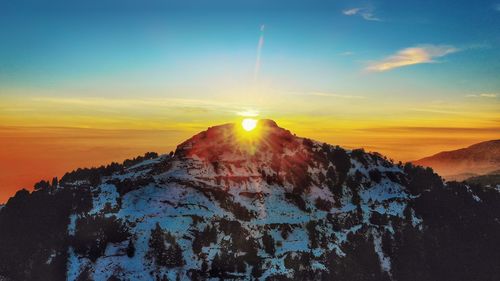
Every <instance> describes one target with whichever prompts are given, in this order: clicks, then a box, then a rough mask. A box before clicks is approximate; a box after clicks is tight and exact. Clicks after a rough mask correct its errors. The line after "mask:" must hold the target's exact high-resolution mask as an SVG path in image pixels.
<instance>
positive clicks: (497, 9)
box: [494, 3, 500, 12]
mask: <svg viewBox="0 0 500 281" xmlns="http://www.w3.org/2000/svg"><path fill="white" fill-rule="evenodd" d="M494 9H495V10H496V11H497V12H500V3H497V4H495V6H494Z"/></svg>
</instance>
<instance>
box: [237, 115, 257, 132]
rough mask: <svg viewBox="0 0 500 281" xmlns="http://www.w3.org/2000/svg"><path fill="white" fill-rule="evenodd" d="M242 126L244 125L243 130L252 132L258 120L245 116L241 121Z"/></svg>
mask: <svg viewBox="0 0 500 281" xmlns="http://www.w3.org/2000/svg"><path fill="white" fill-rule="evenodd" d="M241 126H242V127H243V130H245V131H247V132H250V131H252V130H253V129H255V127H257V120H256V119H253V118H245V119H243V121H241Z"/></svg>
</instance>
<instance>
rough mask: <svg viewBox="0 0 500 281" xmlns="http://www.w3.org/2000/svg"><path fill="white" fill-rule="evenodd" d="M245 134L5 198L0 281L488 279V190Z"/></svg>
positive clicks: (497, 270) (499, 193)
mask: <svg viewBox="0 0 500 281" xmlns="http://www.w3.org/2000/svg"><path fill="white" fill-rule="evenodd" d="M256 130H257V132H255V133H249V135H245V133H241V132H239V131H241V130H240V129H239V125H235V124H226V125H221V126H215V127H211V128H209V129H208V130H206V131H203V132H201V133H199V134H197V135H195V136H193V137H192V138H190V139H188V140H186V141H185V142H184V143H182V144H180V145H179V146H178V147H177V149H176V151H175V153H170V154H165V155H158V154H156V153H146V154H145V155H144V156H140V157H137V158H135V159H131V160H126V161H124V162H123V163H121V164H118V163H112V164H109V165H107V166H101V167H98V168H91V169H87V168H85V169H78V170H75V171H73V172H69V173H67V174H66V175H64V177H63V178H61V179H60V180H57V179H54V180H52V181H51V182H48V181H42V182H40V183H38V184H37V185H36V186H35V187H36V190H35V191H33V192H29V191H27V190H21V191H19V192H17V194H16V195H15V196H14V197H12V198H10V199H9V201H8V202H7V203H6V204H5V206H4V207H3V208H1V209H0V280H2V281H3V280H40V281H42V280H52V281H58V280H70V281H87V280H96V281H101V280H102V281H110V280H111V281H118V280H122V281H125V280H160V281H163V280H269V281H273V280H275V281H278V280H353V281H364V280H367V281H368V280H370V281H371V280H377V281H418V280H454V281H471V280H481V281H497V280H500V264H499V262H498V261H499V260H500V239H499V237H500V224H499V223H498V222H499V220H500V190H499V189H497V188H485V187H483V186H481V185H466V184H463V183H456V182H453V183H444V182H443V181H442V179H441V178H440V176H438V175H437V174H435V173H434V172H433V171H432V170H431V169H425V168H422V167H416V166H414V165H412V164H406V165H399V164H394V163H392V162H391V161H390V160H388V159H387V158H386V157H384V156H382V155H380V154H376V153H366V152H364V151H363V150H361V149H355V150H345V149H343V148H341V147H339V146H335V145H330V144H326V143H320V142H316V141H313V140H310V139H307V138H301V137H297V136H295V135H293V134H292V133H290V132H289V131H288V130H285V129H283V128H280V127H278V126H277V124H276V123H275V122H273V121H271V120H261V121H259V124H258V128H257V129H256Z"/></svg>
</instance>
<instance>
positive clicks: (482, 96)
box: [465, 93, 497, 99]
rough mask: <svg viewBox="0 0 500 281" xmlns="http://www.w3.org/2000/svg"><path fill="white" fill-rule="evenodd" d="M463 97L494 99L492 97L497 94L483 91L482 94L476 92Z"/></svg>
mask: <svg viewBox="0 0 500 281" xmlns="http://www.w3.org/2000/svg"><path fill="white" fill-rule="evenodd" d="M465 97H466V98H490V99H494V98H496V97H497V94H494V93H483V94H479V95H476V94H473V95H466V96H465Z"/></svg>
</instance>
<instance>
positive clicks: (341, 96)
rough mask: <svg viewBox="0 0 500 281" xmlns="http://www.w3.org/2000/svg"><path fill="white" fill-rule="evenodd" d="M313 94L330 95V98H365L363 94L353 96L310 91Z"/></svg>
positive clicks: (318, 95) (317, 95) (319, 95)
mask: <svg viewBox="0 0 500 281" xmlns="http://www.w3.org/2000/svg"><path fill="white" fill-rule="evenodd" d="M309 95H311V96H316V97H330V98H342V99H364V98H365V97H363V96H352V95H340V94H335V93H325V92H312V93H309Z"/></svg>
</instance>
